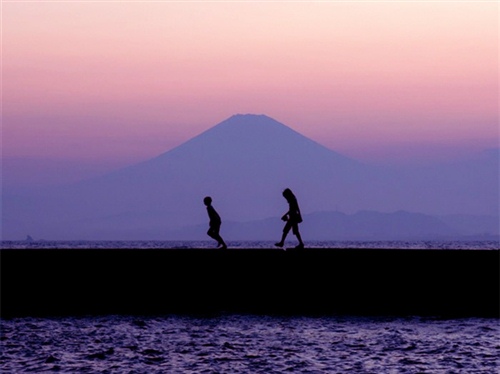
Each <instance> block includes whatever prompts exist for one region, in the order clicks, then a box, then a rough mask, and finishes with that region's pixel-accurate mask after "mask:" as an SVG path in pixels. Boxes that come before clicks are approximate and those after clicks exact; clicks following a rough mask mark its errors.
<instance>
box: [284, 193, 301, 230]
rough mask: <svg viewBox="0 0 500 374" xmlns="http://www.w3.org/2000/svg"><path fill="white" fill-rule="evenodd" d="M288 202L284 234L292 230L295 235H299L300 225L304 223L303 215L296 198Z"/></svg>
mask: <svg viewBox="0 0 500 374" xmlns="http://www.w3.org/2000/svg"><path fill="white" fill-rule="evenodd" d="M287 201H288V206H289V208H288V212H286V213H285V215H284V216H283V218H286V224H285V227H283V232H284V233H288V232H289V231H290V229H292V232H293V234H294V235H297V234H298V233H299V223H301V222H302V215H301V214H300V209H299V204H298V203H297V200H296V199H294V198H289V199H287Z"/></svg>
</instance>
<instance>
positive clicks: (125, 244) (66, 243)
mask: <svg viewBox="0 0 500 374" xmlns="http://www.w3.org/2000/svg"><path fill="white" fill-rule="evenodd" d="M274 243H275V242H273V241H228V242H227V245H228V247H229V248H230V249H231V248H234V249H238V248H275V247H274ZM295 245H297V242H294V241H293V240H292V241H287V242H285V247H293V246H295ZM214 247H215V241H213V240H199V241H179V240H177V241H172V240H135V241H134V240H53V241H51V240H42V241H26V240H18V241H12V240H4V241H2V242H1V243H0V248H17V249H23V248H45V249H50V248H64V249H88V248H96V249H99V248H103V249H106V248H136V249H141V248H214ZM306 248H388V249H391V248H396V249H397V248H400V249H500V242H499V241H495V240H470V241H467V240H456V241H441V240H428V241H306Z"/></svg>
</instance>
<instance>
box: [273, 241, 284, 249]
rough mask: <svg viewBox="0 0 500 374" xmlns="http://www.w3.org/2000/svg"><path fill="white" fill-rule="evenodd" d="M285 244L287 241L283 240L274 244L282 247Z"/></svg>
mask: <svg viewBox="0 0 500 374" xmlns="http://www.w3.org/2000/svg"><path fill="white" fill-rule="evenodd" d="M284 244H285V243H283V242H279V243H274V245H275V246H276V247H280V248H281V247H283V245H284Z"/></svg>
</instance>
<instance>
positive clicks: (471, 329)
mask: <svg viewBox="0 0 500 374" xmlns="http://www.w3.org/2000/svg"><path fill="white" fill-rule="evenodd" d="M272 244H273V243H272V242H228V246H229V249H231V248H271V247H272ZM289 244H290V245H293V244H294V243H289ZM212 247H214V243H213V242H210V241H197V242H190V241H175V242H174V241H127V242H124V241H40V242H36V241H33V242H27V241H12V242H7V241H3V242H2V248H17V249H21V250H22V249H26V248H65V249H83V248H137V249H141V248H212ZM307 247H309V248H402V249H415V250H419V249H443V250H447V249H461V250H477V249H491V250H498V249H499V242H498V241H456V242H455V241H414V242H403V241H393V242H355V241H353V242H345V241H344V242H310V243H306V249H307ZM62 297H63V296H62ZM0 372H1V373H30V372H35V373H51V372H59V373H129V374H132V373H144V374H149V373H228V374H232V373H318V374H319V373H339V374H342V373H367V374H368V373H373V374H376V373H414V374H417V373H429V374H431V373H432V374H440V373H442V374H452V373H464V374H472V373H487V374H498V373H500V319H498V318H470V317H467V318H441V317H438V316H436V317H432V316H425V317H423V316H418V315H415V316H404V317H402V316H377V317H360V316H349V315H342V316H338V315H337V316H300V315H299V316H298V315H294V316H280V315H255V314H225V313H220V314H210V315H170V314H169V315H147V316H141V315H98V316H94V315H93V316H64V317H44V318H40V317H22V318H7V319H5V318H1V317H0Z"/></svg>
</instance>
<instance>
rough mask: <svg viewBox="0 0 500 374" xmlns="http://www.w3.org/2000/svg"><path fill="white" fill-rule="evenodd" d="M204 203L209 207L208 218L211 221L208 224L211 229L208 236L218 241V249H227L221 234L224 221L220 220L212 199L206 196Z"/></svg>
mask: <svg viewBox="0 0 500 374" xmlns="http://www.w3.org/2000/svg"><path fill="white" fill-rule="evenodd" d="M203 203H204V204H205V205H206V206H207V212H208V218H209V219H210V221H209V223H208V226H209V228H208V231H207V235H208V236H210V237H211V238H212V239H214V240H216V241H217V248H218V247H221V248H223V249H225V248H227V245H226V243H225V242H224V240H223V239H222V237H221V236H220V234H219V231H220V226H221V224H222V220H221V219H220V216H219V213H217V211H216V210H215V208H214V207H213V206H212V198H211V197H210V196H206V197H205V198H204V199H203Z"/></svg>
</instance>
